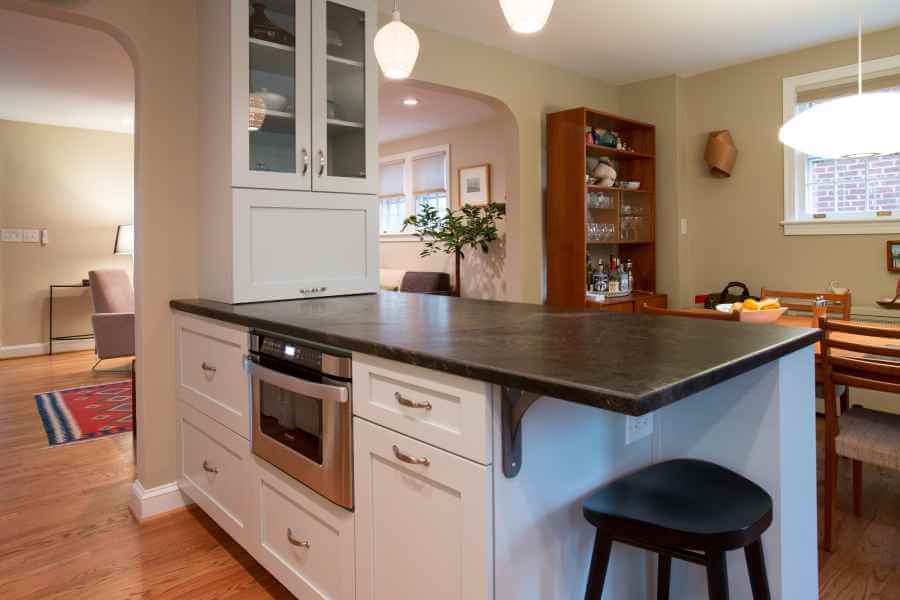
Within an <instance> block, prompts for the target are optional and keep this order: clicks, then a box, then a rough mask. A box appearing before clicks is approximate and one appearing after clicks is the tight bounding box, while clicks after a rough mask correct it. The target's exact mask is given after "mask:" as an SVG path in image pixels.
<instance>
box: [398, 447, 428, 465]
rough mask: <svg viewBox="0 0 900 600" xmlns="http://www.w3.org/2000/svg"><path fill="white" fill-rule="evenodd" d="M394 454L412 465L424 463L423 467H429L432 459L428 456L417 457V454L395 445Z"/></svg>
mask: <svg viewBox="0 0 900 600" xmlns="http://www.w3.org/2000/svg"><path fill="white" fill-rule="evenodd" d="M394 456H396V457H397V458H398V459H399V460H402V461H403V462H405V463H409V464H411V465H422V466H423V467H427V466H428V465H430V464H431V461H430V460H428V459H427V458H416V457H415V456H410V455H409V454H407V453H406V452H403V451H402V450H400V448H398V447H397V446H394Z"/></svg>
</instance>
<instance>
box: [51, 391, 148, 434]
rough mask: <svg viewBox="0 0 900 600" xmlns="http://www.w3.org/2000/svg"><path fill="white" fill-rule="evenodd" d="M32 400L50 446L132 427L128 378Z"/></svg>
mask: <svg viewBox="0 0 900 600" xmlns="http://www.w3.org/2000/svg"><path fill="white" fill-rule="evenodd" d="M34 400H35V402H36V403H37V409H38V414H39V415H40V416H41V421H42V422H43V424H44V431H46V432H47V441H48V442H49V443H50V445H51V446H60V445H62V444H71V443H74V442H82V441H86V440H92V439H97V438H100V437H104V436H107V435H115V434H117V433H126V432H130V431H131V430H132V427H133V426H134V416H133V415H132V414H131V381H116V382H113V383H101V384H98V385H85V386H82V387H77V388H70V389H67V390H56V391H54V392H44V393H43V394H35V396H34Z"/></svg>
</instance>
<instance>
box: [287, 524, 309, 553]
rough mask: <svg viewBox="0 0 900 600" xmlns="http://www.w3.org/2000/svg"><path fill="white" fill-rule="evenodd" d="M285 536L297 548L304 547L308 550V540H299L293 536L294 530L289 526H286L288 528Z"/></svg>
mask: <svg viewBox="0 0 900 600" xmlns="http://www.w3.org/2000/svg"><path fill="white" fill-rule="evenodd" d="M287 538H288V541H289V542H290V543H291V545H292V546H297V547H298V548H306V549H307V550H309V540H303V541H300V540H298V539H297V538H295V537H294V532H293V531H291V528H290V527H288V530H287Z"/></svg>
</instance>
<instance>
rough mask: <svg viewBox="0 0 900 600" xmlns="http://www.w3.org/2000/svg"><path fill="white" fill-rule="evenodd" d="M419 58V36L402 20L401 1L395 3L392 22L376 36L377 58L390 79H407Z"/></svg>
mask: <svg viewBox="0 0 900 600" xmlns="http://www.w3.org/2000/svg"><path fill="white" fill-rule="evenodd" d="M418 57H419V36H417V35H416V32H415V31H413V30H412V28H411V27H410V26H409V25H407V24H406V23H404V22H403V21H401V20H400V3H399V0H398V1H396V2H394V14H393V18H392V19H391V22H390V23H388V24H387V25H385V26H384V27H382V28H381V29H379V30H378V33H376V34H375V58H377V59H378V66H380V67H381V71H382V73H384V76H385V77H387V78H388V79H406V78H407V77H409V76H410V74H411V73H412V70H413V67H414V66H416V59H417V58H418Z"/></svg>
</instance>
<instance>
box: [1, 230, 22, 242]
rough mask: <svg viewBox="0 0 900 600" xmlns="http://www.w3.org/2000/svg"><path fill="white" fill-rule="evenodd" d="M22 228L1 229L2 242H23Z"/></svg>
mask: <svg viewBox="0 0 900 600" xmlns="http://www.w3.org/2000/svg"><path fill="white" fill-rule="evenodd" d="M21 241H22V230H21V229H0V242H21Z"/></svg>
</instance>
